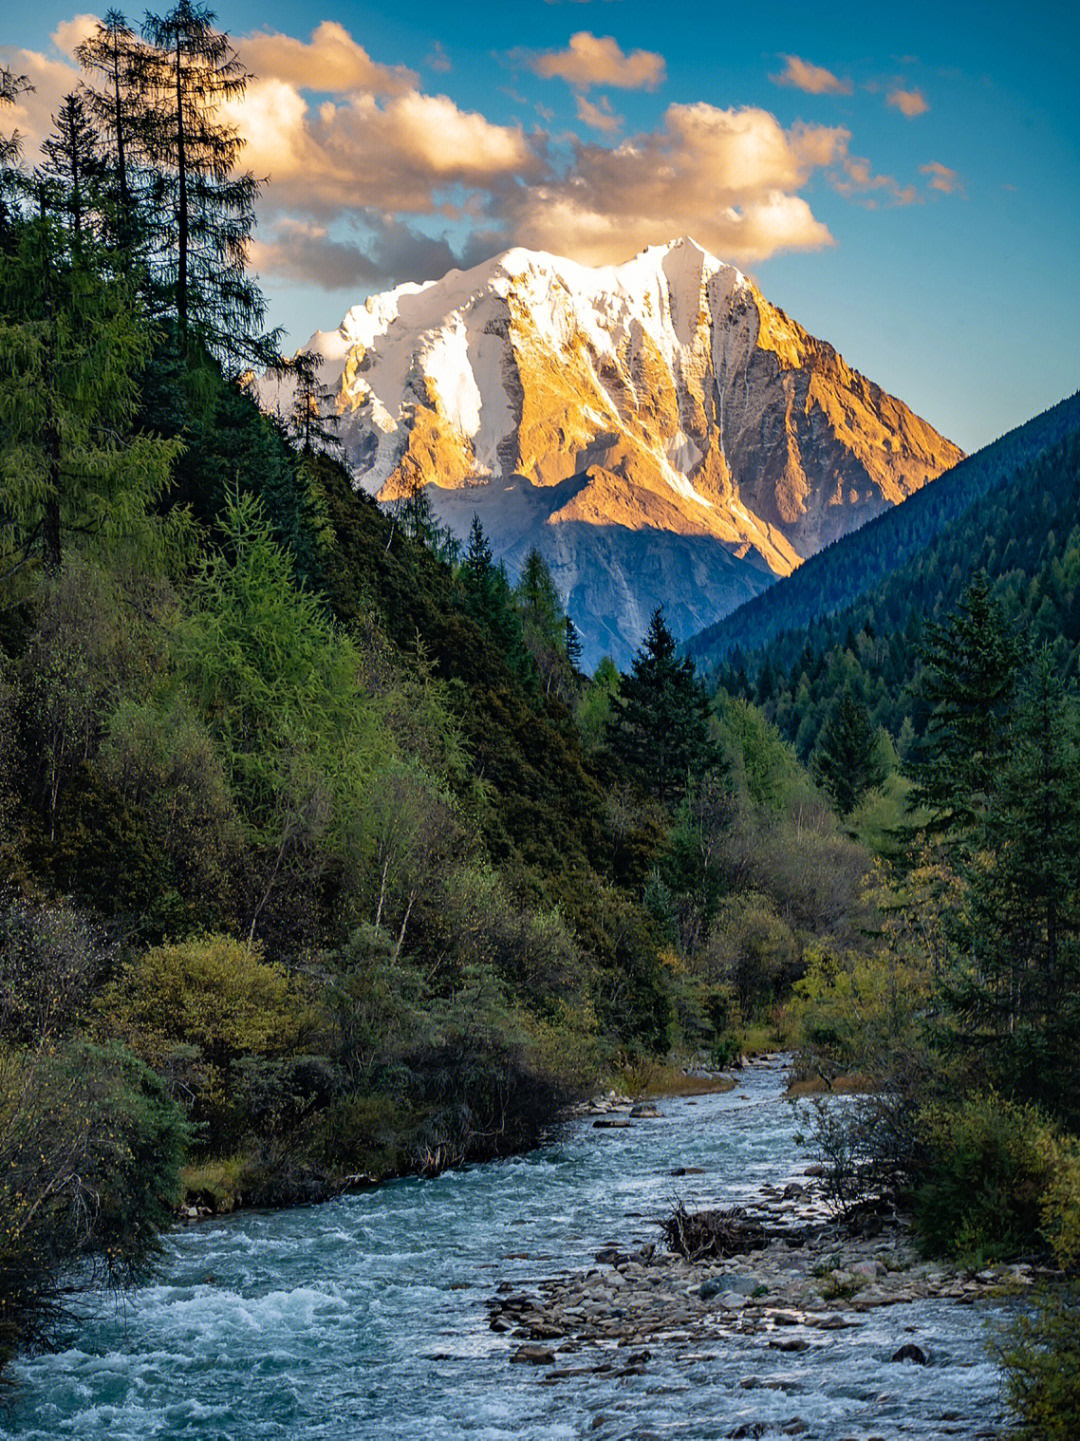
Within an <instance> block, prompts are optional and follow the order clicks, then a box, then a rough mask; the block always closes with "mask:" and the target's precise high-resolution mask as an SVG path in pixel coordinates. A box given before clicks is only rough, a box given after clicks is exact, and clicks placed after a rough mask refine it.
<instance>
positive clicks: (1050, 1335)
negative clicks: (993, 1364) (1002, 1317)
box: [1000, 1285, 1080, 1441]
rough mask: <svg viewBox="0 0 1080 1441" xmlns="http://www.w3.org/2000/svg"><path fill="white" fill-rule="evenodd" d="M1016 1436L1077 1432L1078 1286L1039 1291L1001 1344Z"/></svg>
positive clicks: (1056, 1437) (1044, 1440) (1056, 1440)
mask: <svg viewBox="0 0 1080 1441" xmlns="http://www.w3.org/2000/svg"><path fill="white" fill-rule="evenodd" d="M1000 1358H1001V1364H1002V1369H1003V1372H1004V1378H1005V1396H1006V1399H1007V1401H1008V1404H1009V1408H1010V1410H1011V1411H1012V1415H1013V1423H1014V1424H1013V1426H1012V1428H1011V1430H1010V1433H1009V1434H1010V1435H1011V1436H1013V1437H1014V1438H1015V1441H1075V1438H1076V1437H1077V1436H1080V1287H1077V1286H1076V1285H1072V1286H1069V1287H1067V1288H1063V1289H1060V1290H1054V1291H1050V1290H1047V1291H1043V1292H1042V1293H1040V1294H1039V1295H1037V1296H1036V1298H1035V1303H1034V1306H1033V1307H1032V1309H1031V1310H1024V1311H1021V1312H1020V1313H1019V1314H1018V1315H1017V1316H1016V1318H1015V1320H1014V1321H1013V1323H1012V1325H1011V1326H1010V1327H1009V1329H1008V1331H1007V1333H1006V1336H1005V1338H1004V1342H1003V1344H1002V1346H1001V1347H1000Z"/></svg>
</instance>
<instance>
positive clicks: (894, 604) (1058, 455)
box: [690, 397, 1080, 759]
mask: <svg viewBox="0 0 1080 1441" xmlns="http://www.w3.org/2000/svg"><path fill="white" fill-rule="evenodd" d="M1029 428H1030V431H1031V436H1030V445H1029V444H1028V442H1027V441H1026V440H1023V438H1022V434H1021V435H1019V436H1018V437H1017V444H1016V445H1015V446H1013V444H1012V438H1011V437H1005V439H1004V440H1003V441H1001V442H997V443H996V445H995V446H994V447H990V448H989V449H988V451H987V452H986V453H985V455H986V458H987V461H988V462H989V461H990V460H991V459H992V454H996V453H997V452H999V451H1000V456H999V459H1000V458H1004V459H1007V460H1008V463H1007V464H1004V463H1003V464H1000V465H999V464H998V461H996V460H995V461H993V465H992V466H991V468H990V470H988V471H987V474H988V475H989V474H991V473H992V476H993V483H992V484H991V485H990V486H989V487H988V488H985V489H978V490H976V491H974V492H972V493H970V494H969V493H968V492H967V491H966V490H965V489H964V488H963V487H960V486H957V487H956V488H955V489H953V481H954V479H955V480H957V481H959V479H960V472H961V471H962V470H963V469H964V468H965V467H969V466H972V465H974V464H976V463H978V464H980V465H981V464H982V461H981V459H980V457H972V458H971V459H970V460H969V461H966V462H964V465H963V466H962V467H959V468H958V470H957V471H954V472H951V473H950V475H949V476H946V477H943V478H942V479H941V480H938V481H936V482H935V483H934V484H933V485H930V486H927V487H926V488H925V489H924V490H921V491H919V492H918V493H917V494H916V495H915V496H913V497H912V498H911V500H910V501H907V502H905V503H904V505H902V506H897V507H895V508H894V509H893V510H891V511H889V512H887V513H886V514H885V515H882V516H880V517H879V518H878V519H877V520H875V521H873V522H871V523H870V524H869V525H867V526H864V527H863V528H862V529H861V530H860V531H858V532H855V533H854V534H852V535H851V536H848V537H846V538H845V539H844V540H843V541H840V542H839V543H838V544H836V545H834V546H830V547H829V548H828V549H827V550H826V551H823V552H821V554H819V555H817V556H814V557H812V558H811V559H810V560H809V561H807V562H806V563H805V564H804V565H802V566H800V567H799V570H798V571H797V572H796V574H795V575H793V576H792V577H790V579H788V580H784V581H782V582H780V583H779V584H778V585H776V586H775V587H773V588H772V589H771V590H769V591H767V592H766V593H765V594H764V595H763V596H762V597H760V598H759V599H758V600H757V601H754V602H751V603H750V604H749V605H748V606H747V607H744V610H743V612H742V614H743V615H744V616H745V618H746V620H747V623H748V625H749V623H750V621H751V620H752V616H753V613H754V611H755V607H758V606H764V607H765V609H766V610H768V609H769V607H772V606H776V607H779V608H781V609H782V608H783V607H784V604H785V597H786V596H790V597H791V599H792V601H795V599H796V596H797V595H802V594H803V591H802V590H801V589H800V588H803V587H806V586H808V585H810V584H811V582H813V578H814V576H815V575H816V576H817V577H818V580H819V581H820V582H821V583H822V585H823V586H825V588H823V589H818V585H817V583H816V582H814V584H813V586H812V596H811V594H810V592H807V593H806V598H807V599H808V600H812V604H811V611H812V615H813V616H816V617H817V618H816V619H815V618H812V617H811V618H809V619H808V621H807V623H806V624H805V626H804V625H803V624H800V625H799V628H797V629H793V630H789V631H785V632H784V633H783V634H775V635H774V636H773V638H772V639H770V640H769V641H768V643H767V644H766V645H764V646H763V647H762V648H761V649H755V650H753V651H752V652H750V653H746V652H735V653H732V654H730V656H729V658H728V660H727V661H726V662H721V663H719V664H718V666H717V669H716V670H715V675H716V677H717V679H718V680H719V681H720V682H721V683H722V685H723V686H724V687H725V688H726V689H727V690H728V691H730V692H731V693H732V694H734V695H739V696H744V697H746V698H748V699H752V700H757V702H758V703H759V704H761V705H762V706H763V707H764V709H765V712H766V714H767V716H768V718H769V719H770V720H771V721H773V722H774V723H775V724H776V725H777V726H778V727H779V729H780V731H781V733H782V734H783V735H784V737H785V738H786V739H788V740H789V741H791V742H792V743H793V744H794V745H795V747H796V749H797V750H798V753H799V755H800V756H801V757H802V758H804V759H806V758H807V757H809V756H810V755H811V754H812V753H813V750H814V748H815V746H816V744H817V742H818V738H819V736H820V734H821V731H822V729H823V727H824V725H825V722H826V720H827V719H828V713H829V709H830V707H831V705H832V703H833V701H834V699H835V697H836V696H837V695H838V694H839V693H840V691H841V690H843V689H844V688H845V687H849V688H850V689H851V690H852V693H853V694H854V695H855V697H856V698H857V699H858V700H859V701H860V702H861V703H862V704H863V705H865V706H866V708H867V711H868V713H869V716H870V721H871V725H872V726H873V727H874V728H875V729H876V728H878V727H880V726H884V727H885V729H886V730H887V731H888V732H889V734H890V735H891V736H892V738H893V740H894V741H895V742H896V744H897V748H898V750H899V751H900V752H901V754H902V755H903V756H904V757H905V758H907V757H908V756H909V755H910V752H911V740H918V739H919V738H921V736H922V734H923V731H924V729H925V726H926V721H927V716H928V709H927V705H926V702H925V700H923V699H920V697H919V695H918V694H917V693H916V687H917V685H918V682H919V677H920V674H921V671H922V667H923V651H924V644H925V635H924V632H925V629H926V627H927V624H928V623H930V624H931V625H932V624H935V623H938V624H939V623H941V622H942V621H944V620H945V619H946V618H947V617H948V616H949V614H950V613H951V612H954V611H955V610H956V609H957V607H958V605H959V604H960V602H961V599H962V597H963V594H964V591H965V590H966V589H967V586H968V584H969V582H970V580H971V577H972V574H973V572H977V571H979V570H982V571H985V573H986V576H987V578H988V581H989V587H990V596H991V600H992V602H993V605H994V606H996V607H997V608H998V609H999V610H1000V612H1001V613H1002V614H1003V615H1004V617H1005V619H1006V620H1007V621H1008V622H1009V623H1010V624H1011V625H1012V626H1013V628H1014V630H1015V631H1016V632H1017V633H1018V634H1021V635H1024V636H1025V637H1026V638H1027V639H1028V640H1029V641H1030V643H1031V644H1032V645H1033V646H1034V647H1036V648H1037V647H1039V646H1041V645H1043V644H1048V645H1050V647H1051V649H1052V654H1053V658H1054V663H1055V666H1056V668H1057V670H1058V673H1059V674H1060V675H1062V676H1065V675H1067V674H1069V672H1070V670H1074V669H1075V662H1076V656H1077V649H1078V646H1080V601H1078V598H1077V597H1078V595H1080V484H1078V467H1080V440H1078V439H1077V431H1078V430H1080V398H1078V397H1073V398H1072V399H1071V400H1069V401H1066V402H1063V403H1062V404H1061V405H1060V406H1058V407H1056V408H1055V410H1054V411H1051V412H1048V413H1047V415H1046V416H1045V417H1040V418H1039V419H1038V420H1036V421H1033V422H1031V424H1030V427H1023V428H1022V431H1027V430H1028V429H1029ZM950 494H952V496H953V500H955V501H956V502H957V503H958V504H959V500H960V497H962V496H966V499H964V500H963V503H962V504H959V508H958V509H956V508H953V501H951V500H949V496H950ZM939 504H943V505H945V506H946V509H947V511H948V518H947V523H944V524H943V525H942V527H941V528H940V529H938V528H934V529H932V530H931V531H929V532H927V533H925V534H922V535H921V539H919V541H918V543H917V544H915V545H914V548H913V549H910V550H908V549H906V548H905V547H904V546H903V545H901V544H899V537H898V536H896V534H895V532H897V531H902V530H904V529H905V528H907V527H912V528H913V532H915V531H919V525H918V519H919V515H920V514H921V513H925V508H926V507H934V506H936V505H939ZM890 537H892V538H895V539H897V541H898V545H897V548H896V549H890V547H889V545H888V544H887V543H886V542H887V541H888V540H889V538H890ZM864 548H865V549H864ZM871 558H872V564H871V565H870V568H869V570H867V571H866V572H864V571H863V569H862V566H863V563H864V561H866V560H868V559H871ZM841 562H842V563H843V566H844V567H847V569H848V574H847V576H846V578H845V576H844V575H843V574H840V573H834V572H833V570H832V568H833V567H834V566H838V565H840V563H841ZM833 582H835V585H833V587H832V588H831V589H830V588H829V585H830V584H832V583H833ZM856 596H861V598H860V599H855V597H856ZM841 603H842V605H841ZM799 604H800V605H801V604H802V601H800V602H799ZM763 615H764V612H763ZM736 619H737V618H736V617H729V618H727V619H726V620H725V621H724V622H723V637H726V638H731V640H732V643H733V644H734V638H735V637H736V635H737V634H739V632H740V628H739V627H737V626H736V625H735V624H734V622H735V621H736ZM755 625H756V622H755ZM747 633H748V634H749V632H747ZM750 643H751V644H752V645H754V646H755V647H757V646H759V645H760V644H761V642H760V641H759V640H752V641H751V642H750ZM690 649H691V653H692V654H693V655H694V656H696V657H698V658H700V659H704V658H703V657H702V653H701V651H700V649H699V648H698V647H697V644H696V642H695V643H692V645H691V647H690ZM766 660H768V677H767V679H768V682H769V685H768V688H769V690H770V694H769V696H768V697H766V696H765V695H764V693H763V691H762V684H763V682H764V681H765V680H766V674H765V662H766ZM902 739H903V744H901V740H902Z"/></svg>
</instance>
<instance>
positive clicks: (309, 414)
mask: <svg viewBox="0 0 1080 1441" xmlns="http://www.w3.org/2000/svg"><path fill="white" fill-rule="evenodd" d="M281 368H282V369H283V370H287V371H289V372H291V374H292V376H293V379H294V382H295V385H294V389H293V397H292V403H291V405H290V406H289V412H288V415H287V417H286V420H285V426H286V430H287V431H288V434H289V438H290V440H291V441H292V443H293V445H295V446H296V448H297V450H298V451H299V452H300V454H301V455H302V456H305V457H310V456H312V455H314V454H316V452H321V453H326V454H330V455H335V456H338V457H340V456H341V454H342V453H343V451H344V449H345V447H344V446H343V444H342V442H341V437H340V436H339V435H338V430H337V427H338V418H337V415H336V414H335V413H334V409H333V404H334V392H333V389H332V388H331V387H330V386H329V385H327V384H325V383H324V381H323V380H322V379H321V377H320V375H319V357H318V356H317V355H316V354H315V353H314V352H313V351H311V350H298V351H297V352H296V354H295V355H294V356H293V358H292V360H290V361H288V362H287V364H286V365H284V366H283V367H281Z"/></svg>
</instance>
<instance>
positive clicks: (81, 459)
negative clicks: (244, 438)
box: [0, 214, 181, 577]
mask: <svg viewBox="0 0 1080 1441" xmlns="http://www.w3.org/2000/svg"><path fill="white" fill-rule="evenodd" d="M97 259H98V257H97V254H96V251H95V249H94V247H92V246H87V245H84V246H81V247H79V248H78V249H75V248H73V247H72V246H71V244H70V241H69V235H68V232H67V231H66V230H65V229H64V228H63V227H62V226H61V225H60V224H59V223H58V222H57V221H56V220H55V219H54V218H53V217H51V216H49V215H48V214H46V215H44V216H39V217H35V218H30V219H24V220H22V221H20V223H19V225H18V227H17V238H16V243H15V245H14V246H13V248H12V250H11V252H10V254H8V255H6V256H5V257H4V263H3V265H2V267H0V577H10V576H11V575H13V574H14V573H16V572H18V571H20V570H22V569H23V568H24V567H25V566H27V565H30V564H33V563H34V562H35V561H36V560H43V561H44V564H45V567H46V569H47V570H48V571H50V572H56V571H59V569H60V566H61V563H62V560H63V556H64V551H65V547H66V545H67V544H68V542H70V541H75V542H76V543H78V544H83V545H85V544H86V543H88V542H89V543H92V544H94V545H95V546H97V547H99V548H100V547H102V546H108V545H110V544H114V543H122V542H132V541H136V540H138V541H139V542H140V543H145V544H149V545H151V546H154V545H157V544H158V543H159V542H160V541H162V540H163V539H164V538H165V537H166V535H167V534H168V533H171V532H172V531H173V530H175V526H176V524H177V523H178V522H180V520H181V517H180V516H178V515H177V516H173V517H171V518H169V519H163V518H162V517H160V516H159V515H157V513H156V505H157V502H158V500H159V499H160V498H161V496H162V495H163V494H164V492H165V490H166V489H167V487H168V484H169V478H170V470H171V466H172V461H173V459H174V457H175V456H176V455H177V454H178V452H179V451H180V449H181V447H180V444H179V442H178V441H171V440H162V439H159V438H156V437H153V436H149V435H144V434H140V433H137V432H136V431H135V429H134V426H133V419H134V414H135V409H136V405H137V402H138V384H137V377H138V372H139V369H140V367H141V366H142V365H143V364H144V363H145V361H146V359H147V356H148V354H149V339H148V336H147V329H146V325H145V320H144V318H143V316H142V315H141V314H140V312H139V310H138V308H137V304H136V302H135V299H134V297H133V295H132V291H131V286H130V284H129V283H128V282H127V281H126V280H124V279H123V278H121V277H119V276H116V275H114V274H112V273H110V271H109V270H108V268H106V267H103V266H102V265H100V264H98V263H96V261H97Z"/></svg>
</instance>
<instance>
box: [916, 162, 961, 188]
mask: <svg viewBox="0 0 1080 1441" xmlns="http://www.w3.org/2000/svg"><path fill="white" fill-rule="evenodd" d="M919 174H920V175H929V176H930V181H929V184H930V189H931V190H940V191H941V192H942V193H943V194H945V195H954V194H956V193H957V191H959V192H960V194H961V195H962V194H963V193H964V182H963V181H962V180H961V178H960V174H959V171H956V170H950V169H949V167H948V166H947V165H942V164H941V162H940V161H939V160H931V162H930V164H929V165H920V166H919Z"/></svg>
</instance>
